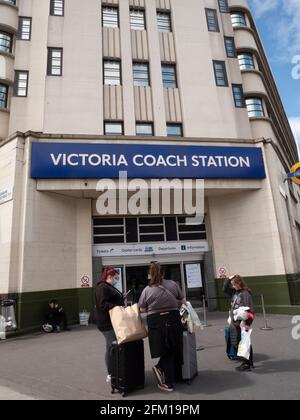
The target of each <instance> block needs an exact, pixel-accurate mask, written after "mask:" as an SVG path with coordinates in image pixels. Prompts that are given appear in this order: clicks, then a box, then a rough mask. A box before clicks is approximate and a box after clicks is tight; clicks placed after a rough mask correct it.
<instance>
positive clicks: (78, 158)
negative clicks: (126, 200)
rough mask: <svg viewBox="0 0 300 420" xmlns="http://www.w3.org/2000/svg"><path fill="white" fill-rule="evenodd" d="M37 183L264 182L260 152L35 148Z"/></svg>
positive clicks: (161, 147) (131, 147)
mask: <svg viewBox="0 0 300 420" xmlns="http://www.w3.org/2000/svg"><path fill="white" fill-rule="evenodd" d="M31 160H32V168H31V176H32V178H37V179H38V178H40V179H60V178H62V179H68V178H69V179H72V178H73V179H80V178H84V179H86V178H94V179H99V178H118V177H119V172H121V171H126V172H127V176H128V177H129V178H195V179H197V178H198V179H200V178H203V179H205V178H228V179H230V178H231V179H262V178H265V169H264V161H263V156H262V151H261V149H260V148H257V147H217V146H164V145H144V144H141V145H132V144H127V145H124V144H122V145H121V144H84V143H74V144H70V143H68V144H63V143H35V142H34V143H32V159H31Z"/></svg>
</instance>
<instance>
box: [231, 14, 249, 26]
mask: <svg viewBox="0 0 300 420" xmlns="http://www.w3.org/2000/svg"><path fill="white" fill-rule="evenodd" d="M234 15H236V16H239V19H235V22H234V21H233V16H234ZM230 17H231V24H232V27H233V28H248V25H247V18H246V13H244V12H239V11H236V12H231V13H230ZM241 18H242V19H241ZM241 20H242V21H243V24H242V25H240V24H239V22H241Z"/></svg>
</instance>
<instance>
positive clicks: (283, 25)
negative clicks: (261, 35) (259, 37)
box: [249, 0, 300, 62]
mask: <svg viewBox="0 0 300 420" xmlns="http://www.w3.org/2000/svg"><path fill="white" fill-rule="evenodd" d="M249 2H250V4H251V6H252V9H253V11H254V15H255V17H256V19H263V20H264V24H265V25H267V26H268V28H269V36H270V37H272V38H273V39H274V40H275V42H276V47H275V48H276V55H277V56H278V57H277V59H280V60H283V61H288V62H290V61H291V58H292V57H293V56H294V55H296V54H298V53H299V52H300V30H299V22H300V0H264V1H262V0H250V1H249ZM274 55H275V54H274Z"/></svg>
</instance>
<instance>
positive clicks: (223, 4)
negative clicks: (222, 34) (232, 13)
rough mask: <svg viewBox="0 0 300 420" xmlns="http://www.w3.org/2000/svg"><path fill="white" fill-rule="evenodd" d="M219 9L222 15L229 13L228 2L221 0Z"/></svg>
mask: <svg viewBox="0 0 300 420" xmlns="http://www.w3.org/2000/svg"><path fill="white" fill-rule="evenodd" d="M219 9H220V12H221V13H229V7H228V1H227V0H219Z"/></svg>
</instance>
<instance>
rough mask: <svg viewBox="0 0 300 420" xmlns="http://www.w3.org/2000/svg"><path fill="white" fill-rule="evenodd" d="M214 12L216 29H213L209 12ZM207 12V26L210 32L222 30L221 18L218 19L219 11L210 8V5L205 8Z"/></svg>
mask: <svg viewBox="0 0 300 420" xmlns="http://www.w3.org/2000/svg"><path fill="white" fill-rule="evenodd" d="M210 12H213V14H214V23H215V24H216V25H215V28H216V29H211V26H210V17H209V13H210ZM205 14H206V21H207V28H208V31H209V32H220V24H219V19H218V11H217V10H216V9H210V8H208V7H206V8H205Z"/></svg>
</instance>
